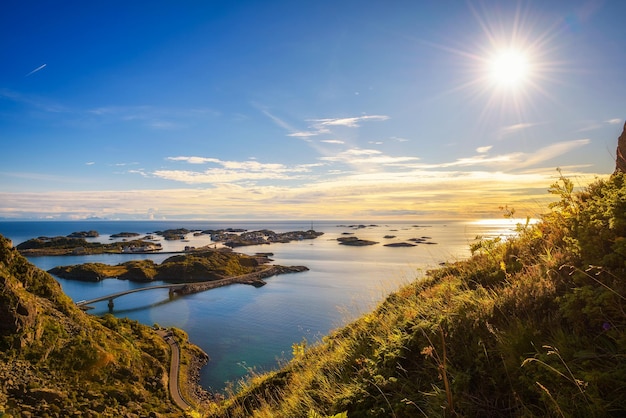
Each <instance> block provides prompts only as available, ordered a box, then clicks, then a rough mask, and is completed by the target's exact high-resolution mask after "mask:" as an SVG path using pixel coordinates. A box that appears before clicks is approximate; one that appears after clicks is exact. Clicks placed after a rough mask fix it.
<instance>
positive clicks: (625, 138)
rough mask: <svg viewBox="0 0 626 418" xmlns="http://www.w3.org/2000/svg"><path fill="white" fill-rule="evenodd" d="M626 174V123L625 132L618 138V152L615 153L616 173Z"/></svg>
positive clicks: (625, 124)
mask: <svg viewBox="0 0 626 418" xmlns="http://www.w3.org/2000/svg"><path fill="white" fill-rule="evenodd" d="M618 171H621V172H622V173H626V123H624V130H623V131H622V134H621V135H620V136H619V138H617V150H616V151H615V172H618Z"/></svg>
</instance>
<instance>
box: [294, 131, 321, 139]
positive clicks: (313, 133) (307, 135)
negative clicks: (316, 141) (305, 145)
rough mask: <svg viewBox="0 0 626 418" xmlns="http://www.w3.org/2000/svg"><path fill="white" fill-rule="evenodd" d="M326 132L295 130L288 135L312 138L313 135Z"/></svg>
mask: <svg viewBox="0 0 626 418" xmlns="http://www.w3.org/2000/svg"><path fill="white" fill-rule="evenodd" d="M322 133H324V132H322V131H302V132H293V133H290V134H287V136H291V137H295V138H310V137H312V136H317V135H320V134H322Z"/></svg>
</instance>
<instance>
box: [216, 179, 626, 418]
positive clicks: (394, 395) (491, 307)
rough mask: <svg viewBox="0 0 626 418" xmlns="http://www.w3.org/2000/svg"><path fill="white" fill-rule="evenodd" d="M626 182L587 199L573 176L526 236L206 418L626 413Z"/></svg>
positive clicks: (383, 311) (365, 321) (490, 243)
mask: <svg viewBox="0 0 626 418" xmlns="http://www.w3.org/2000/svg"><path fill="white" fill-rule="evenodd" d="M625 182H626V178H625V176H624V175H623V174H616V175H614V176H613V177H611V178H610V179H608V180H603V181H597V182H596V183H594V184H591V185H590V186H588V187H587V188H586V189H585V190H583V191H581V192H574V190H573V189H574V188H573V184H572V182H571V181H570V180H568V179H566V178H564V177H561V178H560V179H559V181H557V182H556V183H555V184H553V185H552V186H551V188H550V193H553V194H555V195H556V196H557V197H558V198H559V200H558V201H556V202H555V203H554V204H553V205H551V208H550V209H551V210H550V212H549V213H547V214H545V215H544V216H543V217H542V219H541V221H540V222H539V223H537V224H529V223H527V224H526V225H520V226H519V227H518V229H519V231H518V232H519V236H518V237H517V238H515V239H511V240H506V241H500V240H497V239H496V240H480V241H478V242H477V243H476V244H475V245H473V246H472V248H471V249H472V252H473V256H472V257H471V258H470V259H468V260H467V261H462V262H456V263H451V264H448V265H446V266H445V267H443V268H440V269H438V270H434V271H430V272H429V273H428V274H427V275H426V277H424V278H422V279H419V280H417V281H415V282H414V283H412V284H410V285H408V286H406V287H404V288H402V289H401V290H399V291H398V292H396V293H394V294H392V295H391V296H389V297H388V298H387V299H386V300H385V301H384V302H383V303H382V304H381V305H380V306H379V307H378V308H377V309H376V310H375V311H373V312H371V313H369V314H367V315H364V316H363V317H361V318H360V319H358V320H357V321H355V322H353V323H351V324H349V325H348V326H346V327H344V328H342V329H339V330H337V331H335V332H334V333H332V334H331V335H328V336H326V337H325V338H324V339H323V341H322V342H321V343H319V344H317V345H313V346H308V345H307V342H306V341H303V342H301V343H297V344H294V347H293V348H294V350H293V352H294V358H293V360H292V361H291V362H289V363H288V364H287V365H286V366H285V367H283V368H282V369H281V370H278V371H274V372H271V373H268V374H263V375H255V376H252V377H250V378H249V379H248V380H247V381H245V382H241V386H240V387H239V388H233V389H232V390H231V392H234V391H235V389H237V393H231V394H230V396H229V397H227V398H226V399H225V400H223V401H222V402H220V403H215V404H212V405H211V407H210V408H209V410H208V411H207V415H208V416H215V417H244V416H245V417H247V416H257V417H327V416H346V415H347V416H348V417H381V416H384V417H415V416H424V417H430V416H468V417H474V416H481V417H502V416H512V417H532V416H537V417H539V416H541V417H544V416H554V417H605V416H624V414H625V413H626V184H625ZM509 213H511V211H509ZM342 414H343V415H342Z"/></svg>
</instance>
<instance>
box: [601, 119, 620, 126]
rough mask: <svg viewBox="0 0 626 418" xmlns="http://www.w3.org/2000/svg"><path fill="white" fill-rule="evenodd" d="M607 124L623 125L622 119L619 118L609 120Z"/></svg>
mask: <svg viewBox="0 0 626 418" xmlns="http://www.w3.org/2000/svg"><path fill="white" fill-rule="evenodd" d="M605 122H606V123H608V124H610V125H617V124H620V123H622V119H619V118H615V119H609V120H607V121H605Z"/></svg>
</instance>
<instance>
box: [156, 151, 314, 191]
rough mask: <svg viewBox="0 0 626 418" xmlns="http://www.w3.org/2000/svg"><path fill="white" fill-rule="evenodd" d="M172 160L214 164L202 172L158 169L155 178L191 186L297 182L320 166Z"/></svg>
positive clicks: (195, 158) (252, 161)
mask: <svg viewBox="0 0 626 418" xmlns="http://www.w3.org/2000/svg"><path fill="white" fill-rule="evenodd" d="M167 159H168V160H169V161H177V162H186V163H188V164H211V165H213V167H209V168H207V169H205V170H202V171H194V170H166V169H163V170H156V171H153V172H152V173H151V174H152V176H154V177H157V178H162V179H166V180H172V181H178V182H183V183H187V184H217V183H237V182H244V181H248V182H249V181H252V182H256V181H260V180H287V179H289V180H293V179H295V178H296V177H297V176H298V175H300V174H302V173H307V172H310V170H311V168H312V167H314V166H317V165H318V164H305V165H296V166H287V165H284V164H278V163H261V162H259V161H256V160H247V161H223V160H220V159H218V158H207V157H186V156H180V157H168V158H167Z"/></svg>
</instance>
